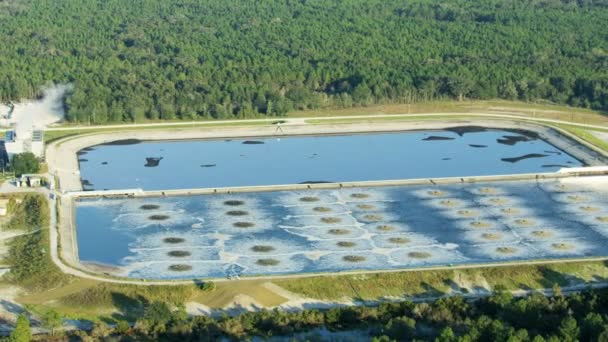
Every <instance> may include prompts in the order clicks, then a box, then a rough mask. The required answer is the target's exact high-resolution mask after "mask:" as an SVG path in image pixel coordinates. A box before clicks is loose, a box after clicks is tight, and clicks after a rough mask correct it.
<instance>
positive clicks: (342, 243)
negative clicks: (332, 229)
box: [336, 241, 357, 248]
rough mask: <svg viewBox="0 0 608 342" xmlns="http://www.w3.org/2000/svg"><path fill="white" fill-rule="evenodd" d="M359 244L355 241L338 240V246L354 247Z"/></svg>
mask: <svg viewBox="0 0 608 342" xmlns="http://www.w3.org/2000/svg"><path fill="white" fill-rule="evenodd" d="M356 245H357V244H356V243H355V242H352V241H338V242H336V246H338V247H342V248H352V247H355V246H356Z"/></svg>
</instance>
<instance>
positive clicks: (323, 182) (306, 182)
mask: <svg viewBox="0 0 608 342" xmlns="http://www.w3.org/2000/svg"><path fill="white" fill-rule="evenodd" d="M325 183H335V182H330V181H304V182H300V183H298V184H325Z"/></svg>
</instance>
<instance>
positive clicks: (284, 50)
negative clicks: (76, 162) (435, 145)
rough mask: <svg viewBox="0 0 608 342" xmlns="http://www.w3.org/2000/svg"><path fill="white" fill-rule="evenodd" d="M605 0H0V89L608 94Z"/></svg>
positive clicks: (123, 93)
mask: <svg viewBox="0 0 608 342" xmlns="http://www.w3.org/2000/svg"><path fill="white" fill-rule="evenodd" d="M607 22H608V2H606V1H605V0H524V1H513V0H479V1H468V0H448V1H445V0H441V1H440V0H412V1H396V0H369V1H359V0H279V1H277V0H259V1H241V0H203V1H199V0H180V1H160V0H151V1H128V2H125V1H121V0H84V1H83V0H64V1H39V0H11V1H0V37H2V48H0V100H3V101H7V100H17V99H19V98H23V97H31V96H35V95H37V94H38V93H39V91H40V88H41V86H43V85H45V84H48V83H62V82H70V83H73V84H74V89H73V91H72V92H71V94H69V96H68V97H67V99H66V105H67V108H68V119H69V120H72V121H78V122H90V123H105V122H120V121H141V120H145V119H199V118H228V117H247V116H253V115H255V114H257V113H262V114H268V115H282V114H285V113H286V112H288V111H290V110H293V109H306V108H317V107H325V106H338V107H344V106H353V105H366V104H371V103H384V102H412V101H422V100H429V99H434V98H454V99H463V98H476V99H487V98H496V97H500V98H506V99H521V100H535V99H547V100H551V101H554V102H558V103H568V104H571V105H575V106H583V107H591V108H596V109H608V30H606V23H607Z"/></svg>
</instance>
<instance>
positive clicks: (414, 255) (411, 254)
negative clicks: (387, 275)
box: [407, 252, 431, 259]
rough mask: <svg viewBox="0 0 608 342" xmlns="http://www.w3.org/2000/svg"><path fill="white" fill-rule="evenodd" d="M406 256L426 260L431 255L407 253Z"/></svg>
mask: <svg viewBox="0 0 608 342" xmlns="http://www.w3.org/2000/svg"><path fill="white" fill-rule="evenodd" d="M407 256H409V257H410V258H414V259H428V258H430V257H431V253H427V252H409V253H407Z"/></svg>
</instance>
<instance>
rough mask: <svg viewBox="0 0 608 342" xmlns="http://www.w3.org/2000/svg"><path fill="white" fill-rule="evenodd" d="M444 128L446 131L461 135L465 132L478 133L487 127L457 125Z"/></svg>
mask: <svg viewBox="0 0 608 342" xmlns="http://www.w3.org/2000/svg"><path fill="white" fill-rule="evenodd" d="M444 130H445V131H448V132H452V133H456V134H458V135H459V136H463V135H465V134H466V133H480V132H485V131H487V130H488V129H487V128H485V127H481V126H457V127H450V128H446V129H444Z"/></svg>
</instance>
